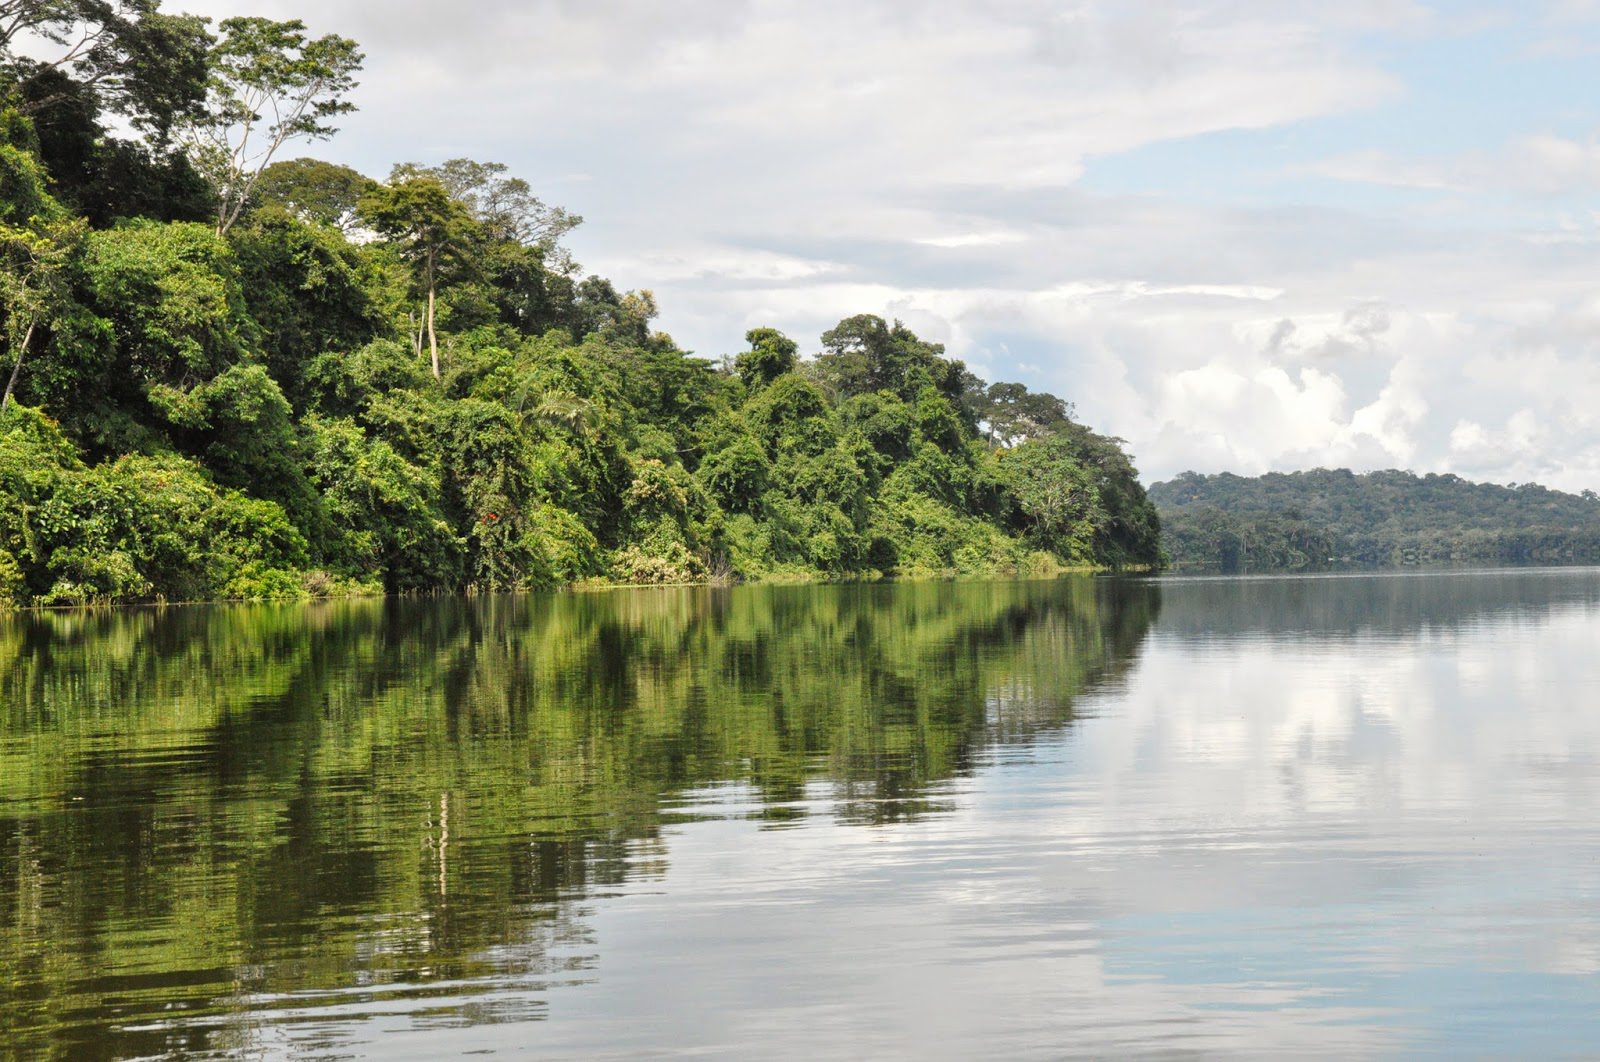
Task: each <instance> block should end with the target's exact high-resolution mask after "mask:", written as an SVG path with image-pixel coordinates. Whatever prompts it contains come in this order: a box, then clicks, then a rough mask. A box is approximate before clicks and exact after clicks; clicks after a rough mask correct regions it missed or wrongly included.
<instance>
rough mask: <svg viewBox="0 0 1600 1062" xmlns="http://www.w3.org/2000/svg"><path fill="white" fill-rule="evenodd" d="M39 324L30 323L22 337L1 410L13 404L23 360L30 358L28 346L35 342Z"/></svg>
mask: <svg viewBox="0 0 1600 1062" xmlns="http://www.w3.org/2000/svg"><path fill="white" fill-rule="evenodd" d="M36 323H37V322H34V321H29V322H28V331H27V333H26V334H25V335H23V337H22V346H20V347H18V348H17V363H16V364H15V365H13V366H11V379H9V380H7V381H6V394H5V397H4V398H0V409H4V408H6V407H7V406H9V405H10V404H11V392H13V391H15V390H16V389H17V377H19V376H21V375H22V359H23V358H25V357H27V356H28V344H29V343H32V342H33V329H34V325H35V324H36Z"/></svg>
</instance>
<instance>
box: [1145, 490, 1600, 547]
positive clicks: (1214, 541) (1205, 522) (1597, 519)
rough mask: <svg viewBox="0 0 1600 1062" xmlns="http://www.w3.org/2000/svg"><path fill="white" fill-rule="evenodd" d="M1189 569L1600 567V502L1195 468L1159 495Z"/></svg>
mask: <svg viewBox="0 0 1600 1062" xmlns="http://www.w3.org/2000/svg"><path fill="white" fill-rule="evenodd" d="M1150 498H1151V500H1153V501H1154V502H1155V503H1156V505H1157V507H1158V508H1159V510H1160V513H1161V523H1162V529H1163V543H1164V546H1165V548H1166V550H1167V552H1168V554H1169V556H1170V559H1171V563H1172V566H1173V567H1174V568H1176V569H1178V570H1180V571H1183V570H1188V571H1215V572H1238V571H1285V570H1289V571H1293V570H1308V571H1315V570H1326V569H1334V568H1343V567H1383V566H1395V565H1406V564H1448V563H1473V564H1483V563H1493V564H1525V563H1535V562H1537V563H1562V562H1570V561H1593V560H1600V496H1596V495H1595V493H1594V492H1593V491H1585V492H1583V493H1582V494H1566V493H1563V492H1561V491H1556V490H1550V489H1549V488H1547V487H1541V486H1538V485H1536V484H1533V483H1523V484H1517V485H1512V486H1500V485H1498V484H1493V483H1471V482H1468V481H1467V480H1465V479H1462V478H1460V477H1459V476H1453V475H1437V474H1430V475H1424V476H1419V475H1416V474H1415V473H1411V472H1396V471H1387V472H1370V473H1366V474H1364V475H1357V474H1356V473H1354V472H1351V471H1349V470H1348V469H1332V470H1330V469H1318V470H1316V471H1311V472H1294V473H1271V474H1268V475H1265V476H1259V477H1253V478H1251V477H1244V476H1236V475H1232V474H1229V473H1222V474H1220V475H1212V476H1203V475H1198V474H1196V473H1193V472H1187V473H1185V474H1183V475H1181V476H1179V477H1178V478H1176V479H1173V480H1170V481H1168V482H1165V483H1157V484H1155V485H1154V486H1152V487H1151V488H1150Z"/></svg>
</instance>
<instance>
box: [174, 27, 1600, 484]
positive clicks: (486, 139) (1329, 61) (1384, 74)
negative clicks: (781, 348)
mask: <svg viewBox="0 0 1600 1062" xmlns="http://www.w3.org/2000/svg"><path fill="white" fill-rule="evenodd" d="M191 6H192V5H191ZM199 6H201V7H202V8H209V9H211V11H210V13H213V14H220V13H224V12H227V11H231V10H233V9H234V4H233V3H224V2H223V0H202V2H201V3H200V5H199ZM255 8H256V11H255V12H253V13H264V14H279V15H288V14H304V13H305V12H304V11H303V5H301V4H300V3H298V2H297V0H268V2H262V3H259V4H256V5H255ZM1580 15H1582V12H1580V11H1575V10H1565V11H1556V10H1553V9H1552V10H1549V11H1546V12H1544V13H1543V14H1538V15H1522V16H1520V17H1521V18H1522V20H1523V21H1524V22H1528V23H1529V24H1530V25H1534V27H1535V28H1536V29H1537V28H1538V26H1548V27H1552V29H1550V32H1551V33H1557V34H1559V33H1564V32H1569V31H1568V30H1566V29H1563V28H1562V27H1567V26H1571V25H1577V23H1574V22H1572V21H1571V20H1572V19H1574V18H1576V17H1578V16H1580ZM1490 17H1492V18H1494V19H1498V20H1499V21H1501V22H1508V21H1511V22H1514V21H1516V20H1517V18H1518V17H1519V16H1518V15H1516V14H1515V13H1514V12H1505V11H1502V12H1494V11H1488V12H1485V11H1484V10H1482V9H1477V8H1475V9H1474V10H1473V11H1457V10H1456V9H1449V10H1448V11H1446V10H1444V9H1440V10H1437V11H1436V10H1432V9H1430V8H1428V7H1425V6H1423V5H1421V4H1416V3H1391V2H1379V0H1370V2H1360V3H1350V4H1336V5H1329V4H1325V3H1313V2H1311V0H1283V2H1274V3H1267V2H1265V0H1221V2H1202V0H1156V2H1151V3H1142V4H1138V5H1127V4H1118V3H1113V2H1111V0H1081V2H1076V3H1072V4H1061V3H1058V2H1055V0H1001V2H978V0H936V2H934V3H930V4H922V5H903V4H894V3H887V2H872V0H867V2H863V0H811V2H807V3H802V2H800V0H707V2H705V3H697V4H692V5H661V4H658V3H654V2H646V0H589V2H581V3H580V2H578V0H540V2H535V3H522V2H517V3H513V2H511V0H485V2H482V3H477V4H474V5H472V7H471V10H470V13H468V14H465V15H463V16H461V17H458V18H453V19H444V20H441V19H440V18H439V16H438V8H437V4H436V3H434V2H433V0H382V2H380V0H329V2H328V3H326V4H324V5H323V7H322V8H321V9H319V10H318V11H317V12H315V13H314V14H312V15H311V16H310V21H311V22H312V28H313V30H314V31H322V30H336V31H339V32H344V33H348V34H351V35H353V36H355V37H357V38H358V39H360V40H361V41H362V42H363V43H364V44H365V45H366V47H367V50H368V51H369V53H370V54H371V56H372V60H371V63H370V69H369V71H368V72H367V75H366V77H365V82H366V84H365V86H364V87H363V90H362V94H361V97H360V100H359V102H360V103H361V105H362V107H363V110H362V111H361V112H360V113H358V114H357V115H354V116H352V117H351V119H350V120H349V122H348V123H347V125H348V128H347V131H346V132H345V133H344V134H343V135H341V137H340V138H339V139H338V140H336V141H335V142H333V143H332V144H331V145H329V146H328V148H327V153H329V154H331V155H334V156H337V157H341V158H343V159H345V160H347V161H351V162H353V163H355V164H358V165H361V166H362V167H363V168H365V169H367V170H368V171H369V172H374V173H378V174H381V173H383V172H385V171H386V169H387V167H388V165H389V163H391V162H393V161H395V160H398V159H417V160H424V161H426V160H434V159H440V158H444V157H448V156H451V155H458V154H465V155H472V156H475V157H479V158H488V159H498V160H502V161H505V162H508V163H510V164H511V165H512V166H513V167H514V168H515V169H516V170H517V171H518V172H519V173H521V174H523V175H525V176H527V177H528V178H529V179H530V180H532V181H533V182H534V183H535V185H536V186H537V187H538V188H539V190H540V192H541V194H543V195H545V197H546V198H547V199H550V200H552V201H556V202H560V203H562V204H563V205H566V206H568V207H570V208H572V209H574V210H577V211H578V212H579V213H582V214H583V215H585V217H587V218H588V219H589V220H588V222H587V224H586V225H585V226H584V227H583V228H582V229H580V230H579V231H578V232H577V233H576V234H575V235H574V238H573V244H574V249H575V251H576V252H577V255H578V257H579V259H580V260H581V261H583V262H584V263H585V264H586V265H587V266H589V267H590V268H592V269H595V270H597V271H601V272H604V273H606V274H608V275H610V276H612V277H613V278H614V279H615V280H616V281H617V282H618V283H619V284H622V285H625V286H628V287H643V288H651V289H653V290H654V291H655V292H656V294H657V296H658V298H659V301H660V304H661V306H662V308H663V319H662V322H661V324H662V326H663V327H664V328H666V329H667V330H668V331H670V332H672V333H673V334H674V335H675V336H676V337H677V338H678V339H679V341H680V342H681V343H683V344H684V345H685V346H686V347H690V348H692V349H695V350H697V351H699V352H701V353H703V354H708V355H716V354H721V353H724V352H727V351H729V350H731V349H734V348H736V347H737V346H739V344H740V337H741V336H742V335H743V333H744V331H745V330H746V329H747V328H749V327H751V326H752V325H756V324H771V325H775V326H778V327H781V328H784V329H786V330H788V331H790V332H791V333H793V334H794V335H795V336H796V338H798V339H800V340H801V341H802V343H803V344H805V345H808V346H809V345H812V344H814V343H815V338H816V336H817V335H818V334H819V333H820V332H821V331H822V330H824V329H825V328H827V327H828V326H829V325H831V324H832V323H833V322H834V321H836V320H838V319H839V318H840V317H842V316H845V315H847V314H851V313H858V312H876V313H882V314H886V315H897V316H900V317H901V318H903V319H905V320H906V321H907V322H908V323H909V324H911V325H912V327H914V328H916V329H918V330H919V331H922V332H926V333H927V334H928V335H929V336H930V338H934V339H937V340H940V341H943V342H946V343H947V344H948V345H949V347H950V349H951V351H952V352H953V353H955V354H957V355H958V356H961V357H963V358H966V359H967V360H968V361H969V363H971V364H972V365H974V366H975V367H976V368H978V369H979V370H980V371H982V372H984V373H986V374H988V375H990V376H992V377H1015V376H1017V375H1025V376H1026V377H1027V379H1028V382H1030V383H1033V384H1038V385H1040V386H1044V387H1047V388H1050V389H1053V390H1057V391H1058V392H1059V393H1061V394H1062V395H1063V396H1064V397H1066V398H1068V399H1070V400H1072V401H1074V402H1075V403H1076V405H1077V407H1078V410H1079V413H1080V415H1082V416H1083V417H1084V418H1085V419H1086V420H1088V421H1089V422H1090V423H1092V424H1095V425H1096V426H1097V427H1101V428H1103V429H1105V430H1108V431H1111V432H1113V433H1115V434H1118V435H1121V436H1123V437H1125V438H1127V439H1128V440H1129V441H1130V442H1131V444H1132V447H1133V449H1134V452H1135V455H1136V456H1137V458H1138V460H1139V462H1140V464H1141V466H1142V467H1143V468H1144V469H1145V471H1146V472H1147V473H1149V474H1151V475H1154V476H1165V475H1170V474H1172V473H1174V472H1177V471H1180V470H1182V469H1183V468H1185V467H1190V466H1194V467H1200V468H1202V469H1218V468H1233V469H1236V470H1239V471H1245V472H1250V471H1260V470H1262V469H1266V468H1285V467H1297V466H1304V465H1331V464H1341V463H1350V464H1356V465H1359V466H1374V465H1377V466H1396V465H1405V464H1414V465H1416V466H1418V467H1421V468H1425V469H1447V468H1448V469H1452V470H1457V471H1461V472H1463V473H1464V474H1468V473H1470V474H1475V475H1480V476H1486V477H1492V478H1499V479H1511V478H1516V479H1523V478H1529V477H1530V475H1531V474H1533V473H1535V472H1537V474H1539V475H1543V476H1546V477H1548V478H1549V479H1551V480H1552V481H1554V482H1557V483H1558V484H1560V485H1564V486H1571V487H1577V486H1589V485H1593V484H1594V483H1596V482H1600V426H1597V425H1596V424H1595V423H1594V422H1593V420H1592V418H1589V419H1586V418H1585V417H1584V416H1582V415H1580V414H1579V413H1577V412H1576V411H1575V409H1568V406H1569V405H1570V406H1573V407H1576V406H1578V405H1585V404H1589V400H1590V398H1591V397H1592V396H1597V395H1600V389H1597V388H1600V381H1597V380H1595V379H1593V378H1592V377H1591V374H1589V373H1588V372H1587V369H1586V366H1587V363H1588V361H1589V360H1590V359H1591V358H1592V357H1593V356H1594V354H1595V353H1597V352H1600V347H1597V346H1596V341H1597V340H1600V325H1597V315H1596V313H1595V312H1594V306H1593V304H1592V298H1591V296H1590V292H1592V291H1593V289H1594V278H1595V277H1597V276H1600V227H1597V224H1596V221H1595V218H1594V217H1593V216H1591V215H1590V214H1589V213H1587V212H1586V211H1583V210H1577V209H1570V210H1568V211H1567V212H1566V213H1551V212H1550V210H1548V209H1540V208H1538V206H1537V204H1538V203H1539V202H1542V201H1543V199H1542V197H1556V198H1560V197H1563V196H1565V197H1570V196H1573V195H1575V194H1579V193H1584V192H1588V191H1591V190H1595V189H1597V188H1600V145H1597V142H1595V141H1591V140H1586V139H1583V138H1573V137H1558V136H1554V135H1544V134H1530V135H1527V136H1523V137H1520V138H1517V139H1515V140H1514V141H1512V142H1511V143H1509V144H1508V145H1507V146H1506V147H1504V148H1503V149H1501V150H1499V151H1491V150H1487V149H1485V150H1483V151H1480V152H1477V153H1475V154H1463V155H1459V156H1456V157H1449V158H1445V157H1428V156H1427V155H1426V153H1425V152H1424V153H1423V154H1422V155H1421V157H1419V158H1414V159H1401V158H1396V157H1394V156H1392V155H1389V154H1384V153H1382V152H1379V151H1377V150H1374V149H1370V148H1367V147H1363V146H1361V145H1360V144H1359V143H1357V145H1356V147H1355V149H1354V150H1352V151H1348V152H1344V153H1342V154H1341V153H1332V152H1330V157H1329V158H1328V159H1326V160H1325V161H1324V162H1322V163H1320V164H1318V165H1316V166H1315V167H1314V170H1315V172H1317V173H1319V174H1321V175H1323V176H1331V177H1337V178H1339V179H1340V180H1341V181H1342V182H1344V183H1351V182H1357V183H1359V184H1374V183H1376V184H1381V185H1388V186H1396V185H1398V186H1405V187H1409V188H1413V189H1416V190H1417V196H1418V197H1419V198H1421V199H1423V200H1425V201H1426V202H1425V203H1424V204H1422V205H1419V207H1418V208H1417V209H1412V210H1410V211H1409V213H1407V214H1404V215H1396V216H1392V217H1391V216H1385V215H1384V214H1382V213H1379V212H1361V211H1356V210H1351V209H1348V208H1344V209H1337V208H1334V207H1331V206H1328V205H1325V204H1326V203H1328V202H1334V203H1337V202H1338V199H1337V198H1336V197H1334V198H1331V199H1324V200H1323V201H1322V202H1321V203H1319V202H1318V201H1317V200H1316V198H1315V196H1314V195H1313V194H1311V193H1308V196H1307V198H1308V200H1309V202H1306V203H1304V204H1303V205H1285V206H1262V207H1258V208H1255V209H1244V208H1239V207H1230V206H1222V205H1209V204H1207V203H1205V202H1203V201H1198V202H1197V201H1193V200H1194V199H1196V198H1197V197H1188V198H1189V199H1190V200H1191V201H1186V197H1185V196H1184V195H1183V194H1182V192H1181V189H1183V188H1184V186H1185V185H1184V181H1185V174H1184V172H1183V166H1184V163H1183V161H1182V160H1183V159H1185V158H1187V157H1188V156H1186V155H1184V154H1183V151H1184V150H1185V149H1186V148H1187V147H1188V146H1189V145H1191V144H1195V145H1204V144H1224V145H1225V144H1229V143H1234V142H1236V140H1235V139H1229V138H1228V137H1227V136H1223V137H1215V136H1214V134H1235V133H1237V132H1238V131H1241V130H1261V129H1272V130H1281V131H1284V135H1285V136H1286V137H1287V136H1289V135H1291V134H1293V135H1300V133H1301V131H1302V130H1305V129H1307V128H1310V127H1311V124H1312V123H1315V122H1316V121H1317V120H1318V119H1323V118H1329V117H1334V116H1339V117H1340V121H1341V122H1342V123H1343V124H1344V125H1346V126H1349V125H1350V124H1351V123H1352V122H1359V121H1360V120H1362V116H1363V115H1365V114H1368V113H1376V112H1374V111H1373V109H1374V108H1380V107H1381V106H1382V105H1384V104H1386V103H1387V104H1394V103H1395V101H1397V100H1400V99H1401V98H1402V94H1403V91H1404V86H1403V84H1402V82H1401V80H1400V78H1398V77H1397V76H1396V75H1395V74H1394V73H1392V72H1390V71H1388V70H1386V69H1384V68H1382V67H1380V66H1379V65H1378V63H1377V61H1376V60H1375V58H1373V57H1374V56H1377V55H1381V54H1383V52H1382V50H1381V49H1374V48H1372V47H1371V46H1370V43H1371V41H1372V40H1373V39H1374V38H1375V37H1386V38H1388V39H1402V38H1403V39H1406V40H1425V39H1434V38H1440V37H1441V35H1446V36H1447V35H1449V34H1460V33H1466V32H1472V31H1473V30H1472V27H1473V26H1477V27H1479V28H1480V29H1481V24H1482V23H1483V20H1484V19H1485V18H1490ZM1562 19H1565V20H1567V21H1561V20H1562ZM1541 20H1542V21H1541ZM1469 24H1470V25H1469ZM1507 47H1508V48H1510V47H1513V45H1510V44H1508V45H1507ZM1463 106H1466V104H1465V103H1463ZM1530 128H1538V123H1537V122H1534V121H1532V120H1530ZM1208 138H1209V139H1208ZM1346 142H1349V141H1348V140H1347V141H1346ZM1425 142H1426V138H1425V136H1424V137H1422V138H1419V143H1422V144H1425ZM1151 147H1156V148H1158V149H1159V150H1160V151H1161V152H1163V155H1162V158H1163V159H1173V160H1177V161H1174V162H1166V163H1156V164H1150V166H1152V167H1159V166H1165V167H1166V168H1167V169H1169V170H1170V172H1166V173H1161V174H1157V175H1156V176H1158V177H1162V178H1164V179H1165V184H1164V185H1163V183H1162V182H1161V181H1157V182H1156V185H1155V187H1156V188H1157V189H1159V188H1161V187H1163V186H1164V187H1166V188H1168V189H1169V190H1168V191H1165V192H1163V191H1159V190H1157V191H1150V192H1147V193H1146V194H1144V195H1140V196H1117V195H1113V194H1109V193H1107V192H1105V191H1103V190H1102V191H1098V192H1091V191H1089V190H1087V189H1086V188H1085V187H1084V184H1083V182H1082V181H1081V177H1082V175H1083V174H1084V173H1085V172H1086V171H1087V170H1089V169H1092V168H1093V167H1095V166H1096V165H1098V164H1099V163H1100V162H1101V160H1110V159H1116V158H1121V157H1124V156H1127V154H1128V153H1130V152H1138V151H1140V150H1141V149H1146V148H1151ZM1215 154H1216V152H1215V150H1213V151H1212V156H1213V161H1214V156H1215ZM1225 165H1226V166H1228V167H1232V174H1233V176H1235V177H1236V178H1237V180H1238V182H1240V183H1241V184H1242V185H1243V184H1244V183H1245V182H1248V181H1250V180H1277V181H1283V180H1286V179H1292V177H1290V178H1286V177H1285V170H1286V166H1285V163H1284V162H1283V161H1281V160H1275V159H1273V158H1272V157H1271V156H1270V154H1262V155H1257V156H1250V157H1247V156H1244V155H1241V156H1239V157H1238V158H1237V159H1233V158H1230V159H1228V160H1226V162H1225ZM1148 168H1149V167H1147V169H1148ZM574 175H582V176H581V178H580V177H577V176H574ZM1147 176H1148V174H1147ZM1096 187H1097V188H1102V189H1103V188H1104V187H1105V182H1101V183H1099V184H1097V185H1096ZM1351 187H1352V188H1354V187H1355V185H1354V184H1351ZM1324 191H1326V189H1324ZM1335 191H1337V188H1335ZM1484 194H1489V195H1495V196H1500V197H1502V198H1512V199H1516V198H1517V197H1523V198H1524V199H1526V200H1527V202H1528V203H1530V204H1533V205H1532V206H1529V207H1527V208H1526V209H1524V210H1522V211H1521V212H1520V213H1518V214H1517V215H1516V216H1515V217H1512V218H1510V220H1507V216H1506V215H1504V214H1502V215H1500V216H1497V218H1496V219H1495V221H1494V225H1493V227H1490V226H1487V225H1485V224H1483V223H1481V219H1480V218H1479V216H1478V214H1477V213H1476V212H1474V211H1473V210H1472V209H1471V206H1472V205H1473V203H1474V202H1475V201H1474V199H1473V197H1474V196H1480V195H1484ZM1430 197H1431V198H1430ZM1435 201H1437V203H1438V204H1442V206H1440V207H1439V208H1437V209H1435V208H1434V206H1433V204H1434V203H1435ZM1552 201H1554V200H1552ZM1463 204H1465V205H1463ZM1423 206H1426V207H1427V209H1426V210H1425V209H1423ZM1532 357H1537V358H1542V359H1544V361H1542V362H1541V363H1540V364H1541V366H1543V367H1542V368H1541V369H1540V370H1539V372H1538V373H1535V374H1527V373H1519V372H1517V371H1516V369H1515V367H1516V366H1517V365H1519V364H1520V363H1521V362H1522V361H1524V360H1525V359H1527V358H1532ZM1508 366H1510V367H1511V368H1507V367H1508ZM1539 388H1560V389H1565V390H1563V391H1553V390H1547V391H1545V392H1544V393H1542V394H1541V393H1538V389H1539ZM1569 396H1570V397H1569ZM1521 408H1528V409H1531V410H1534V411H1535V412H1536V413H1537V414H1538V415H1540V416H1541V417H1543V418H1544V419H1545V420H1546V421H1547V422H1548V423H1551V424H1559V425H1560V427H1561V430H1560V431H1555V430H1552V431H1550V432H1549V433H1547V435H1546V436H1545V437H1544V440H1543V441H1542V442H1541V444H1540V445H1543V446H1545V447H1547V449H1546V451H1545V452H1543V453H1540V454H1533V453H1531V452H1521V451H1513V450H1509V449H1505V448H1499V449H1497V448H1496V447H1495V446H1475V447H1456V446H1453V445H1452V438H1453V436H1454V434H1455V430H1456V428H1457V426H1458V424H1460V423H1462V422H1471V423H1473V424H1477V425H1480V426H1482V428H1483V430H1484V431H1485V432H1496V433H1503V432H1504V431H1505V430H1506V428H1505V424H1506V422H1507V418H1508V416H1509V415H1510V413H1511V412H1512V411H1513V410H1515V409H1521ZM1500 437H1501V436H1500V435H1495V436H1494V438H1495V439H1499V438H1500Z"/></svg>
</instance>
